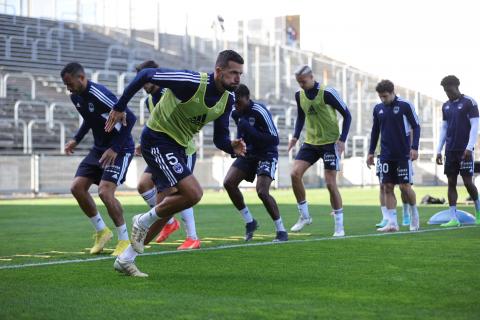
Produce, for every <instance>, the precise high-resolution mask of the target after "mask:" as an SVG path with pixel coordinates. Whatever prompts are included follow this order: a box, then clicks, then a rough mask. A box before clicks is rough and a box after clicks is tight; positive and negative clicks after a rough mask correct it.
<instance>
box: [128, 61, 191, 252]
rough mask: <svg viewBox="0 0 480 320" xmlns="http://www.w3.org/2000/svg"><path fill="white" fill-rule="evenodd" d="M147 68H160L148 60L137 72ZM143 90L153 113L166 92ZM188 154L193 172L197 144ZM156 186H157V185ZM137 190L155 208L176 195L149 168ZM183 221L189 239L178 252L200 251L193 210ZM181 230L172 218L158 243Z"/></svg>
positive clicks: (148, 85)
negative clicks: (155, 180) (158, 203)
mask: <svg viewBox="0 0 480 320" xmlns="http://www.w3.org/2000/svg"><path fill="white" fill-rule="evenodd" d="M146 68H158V64H157V63H156V62H155V61H152V60H147V61H145V62H143V63H141V64H140V65H138V66H136V69H137V72H139V71H141V70H143V69H146ZM143 89H144V90H145V91H146V92H147V93H148V96H147V99H146V100H145V105H146V107H147V109H148V111H149V112H150V113H152V111H153V109H154V108H155V107H159V105H160V99H161V97H162V94H163V92H164V91H165V90H168V89H163V90H162V88H160V87H159V86H156V85H154V84H152V83H146V84H144V85H143ZM185 152H186V154H187V157H188V158H187V164H188V165H189V168H190V170H191V171H192V172H193V167H194V166H195V160H196V148H195V142H194V141H193V140H190V141H189V143H188V146H187V148H186V150H185ZM135 154H136V155H139V156H141V155H142V154H141V146H140V145H138V146H137V147H136V148H135ZM155 184H156V185H155ZM137 190H138V192H139V193H140V195H141V196H142V198H143V199H144V200H145V202H146V203H147V204H148V205H149V206H150V208H153V207H154V206H155V205H156V204H157V201H159V202H161V200H163V198H165V196H167V195H169V194H173V193H175V190H174V188H171V187H170V186H168V185H167V186H164V185H162V182H161V181H157V182H156V183H155V182H154V181H153V177H152V170H151V169H150V168H149V167H148V166H147V167H146V168H145V171H144V172H143V174H142V175H141V176H140V180H139V182H138V186H137ZM181 217H182V220H183V222H184V224H185V229H186V233H187V238H186V239H185V241H184V242H183V243H182V244H181V245H180V246H179V247H178V248H177V250H187V249H199V248H200V239H198V237H197V231H196V227H195V217H194V215H193V208H188V209H185V210H183V211H182V212H181ZM179 228H180V223H179V222H178V220H177V219H175V218H174V217H172V218H171V219H170V220H169V221H168V222H167V224H166V225H165V227H163V229H162V230H161V231H160V234H159V235H158V237H157V239H156V240H155V241H156V242H157V243H160V242H163V241H165V240H166V239H167V238H168V237H169V236H170V235H171V234H172V233H173V232H175V231H177V230H178V229H179Z"/></svg>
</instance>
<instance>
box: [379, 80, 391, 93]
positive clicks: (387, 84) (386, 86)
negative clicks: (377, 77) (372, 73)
mask: <svg viewBox="0 0 480 320" xmlns="http://www.w3.org/2000/svg"><path fill="white" fill-rule="evenodd" d="M375 90H376V91H377V92H378V93H382V92H388V93H392V92H393V91H395V86H394V85H393V82H392V81H390V80H382V81H380V82H379V83H378V84H377V86H376V87H375Z"/></svg>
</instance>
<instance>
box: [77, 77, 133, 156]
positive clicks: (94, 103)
mask: <svg viewBox="0 0 480 320" xmlns="http://www.w3.org/2000/svg"><path fill="white" fill-rule="evenodd" d="M70 99H71V100H72V102H73V104H74V105H75V108H76V109H77V111H78V113H80V115H81V116H82V118H83V123H82V125H81V126H80V128H79V129H78V131H77V133H76V134H75V137H74V139H75V141H77V143H80V141H81V140H82V139H83V137H84V136H85V134H87V133H88V131H89V130H90V129H92V133H93V138H94V146H93V147H94V149H97V150H100V151H105V150H107V149H108V148H112V149H113V150H114V151H115V152H117V153H118V152H133V150H134V148H135V145H134V142H133V138H132V134H131V132H132V128H133V125H134V124H135V121H136V117H135V115H134V114H133V113H132V112H131V111H130V109H128V108H126V109H125V112H126V113H127V126H126V127H124V126H123V125H122V124H120V123H117V124H116V125H115V128H114V130H112V131H111V132H105V122H106V120H107V118H108V114H109V113H110V111H111V110H112V107H113V106H114V105H115V103H116V102H117V97H115V95H114V94H113V93H111V92H110V91H109V90H108V89H107V88H105V87H104V86H102V85H101V84H98V83H94V82H92V81H88V83H87V88H86V89H85V91H84V92H82V93H81V94H71V95H70Z"/></svg>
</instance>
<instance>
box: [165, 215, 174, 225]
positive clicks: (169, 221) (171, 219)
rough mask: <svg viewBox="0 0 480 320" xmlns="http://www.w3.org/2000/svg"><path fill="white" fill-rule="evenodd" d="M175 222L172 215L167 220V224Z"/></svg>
mask: <svg viewBox="0 0 480 320" xmlns="http://www.w3.org/2000/svg"><path fill="white" fill-rule="evenodd" d="M174 222H175V218H174V217H173V216H172V217H171V218H170V220H168V221H167V224H172V223H174Z"/></svg>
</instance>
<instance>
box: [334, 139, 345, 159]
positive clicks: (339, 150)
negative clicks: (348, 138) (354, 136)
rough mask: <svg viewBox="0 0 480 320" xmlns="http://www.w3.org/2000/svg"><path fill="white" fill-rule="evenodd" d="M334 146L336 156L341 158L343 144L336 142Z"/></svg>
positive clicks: (343, 149)
mask: <svg viewBox="0 0 480 320" xmlns="http://www.w3.org/2000/svg"><path fill="white" fill-rule="evenodd" d="M335 145H336V147H337V152H338V156H339V157H341V156H342V153H343V152H344V151H345V142H343V141H340V140H338V141H337V142H336V143H335Z"/></svg>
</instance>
